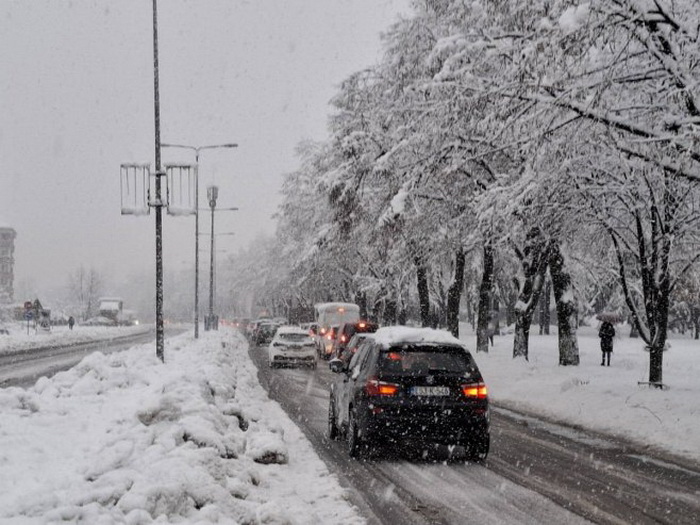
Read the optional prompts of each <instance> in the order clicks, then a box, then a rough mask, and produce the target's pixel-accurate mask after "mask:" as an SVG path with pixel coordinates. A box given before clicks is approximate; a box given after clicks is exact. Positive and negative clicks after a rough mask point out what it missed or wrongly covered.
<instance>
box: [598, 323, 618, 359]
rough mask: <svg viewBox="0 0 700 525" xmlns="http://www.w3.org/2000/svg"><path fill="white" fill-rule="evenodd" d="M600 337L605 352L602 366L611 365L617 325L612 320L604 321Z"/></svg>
mask: <svg viewBox="0 0 700 525" xmlns="http://www.w3.org/2000/svg"><path fill="white" fill-rule="evenodd" d="M598 337H600V350H601V352H602V353H603V359H602V361H601V362H600V366H605V365H606V363H607V366H610V354H612V351H613V337H615V327H614V326H613V325H612V323H611V322H610V321H603V324H601V325H600V330H599V331H598Z"/></svg>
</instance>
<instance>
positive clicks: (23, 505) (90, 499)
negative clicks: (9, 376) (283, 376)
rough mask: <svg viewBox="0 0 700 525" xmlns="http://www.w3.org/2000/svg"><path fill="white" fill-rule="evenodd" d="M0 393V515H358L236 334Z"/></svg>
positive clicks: (147, 349) (104, 362) (342, 518)
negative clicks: (260, 375)
mask: <svg viewBox="0 0 700 525" xmlns="http://www.w3.org/2000/svg"><path fill="white" fill-rule="evenodd" d="M154 353H155V352H154V348H153V345H152V344H149V345H141V346H137V347H134V348H132V349H130V350H127V351H124V352H118V353H114V354H110V355H107V356H105V355H102V354H100V353H94V354H92V355H90V356H88V357H86V358H85V359H84V360H83V361H82V362H81V363H80V364H79V365H77V366H76V367H74V368H73V369H71V370H69V371H66V372H62V373H59V374H57V375H56V376H54V377H53V378H51V379H47V378H42V379H40V380H39V381H38V382H37V384H36V386H34V387H33V388H30V389H26V390H25V389H21V388H7V389H2V390H0V411H2V414H3V416H2V418H1V419H0V471H2V476H0V522H9V521H11V522H12V523H13V524H15V523H16V524H29V523H32V524H33V523H55V522H62V521H72V522H76V523H90V524H95V523H100V524H110V523H127V524H147V523H202V524H206V523H269V524H302V523H303V524H310V523H319V524H320V523H324V524H325V523H334V524H359V523H364V520H363V519H362V518H361V517H360V516H359V515H358V514H357V511H356V510H355V508H354V507H353V506H351V505H350V504H349V503H348V502H347V501H346V499H345V497H344V491H343V489H342V488H341V487H340V486H339V484H338V482H337V479H336V478H335V477H334V476H333V475H331V474H330V473H329V471H328V469H327V468H326V466H325V465H324V463H323V462H322V461H321V460H320V459H319V458H318V456H317V455H316V453H315V452H314V451H313V449H312V447H311V445H310V443H309V442H308V441H307V440H306V438H305V437H304V436H303V435H302V434H301V432H300V431H299V429H298V428H297V427H296V425H294V423H292V421H291V420H290V419H289V418H288V417H287V416H286V414H285V413H284V412H283V410H282V409H281V408H280V407H279V405H278V404H277V403H275V402H272V401H270V400H269V399H268V397H267V394H266V393H265V391H264V390H263V389H262V387H261V386H260V385H259V383H258V380H257V377H256V369H255V367H254V365H253V364H252V363H251V362H250V360H249V358H248V355H247V351H246V343H245V341H244V340H243V339H242V338H241V336H240V335H239V334H238V333H237V332H233V331H228V330H222V331H219V332H205V333H204V335H203V337H201V338H200V339H198V340H194V339H193V338H192V336H191V335H190V334H188V335H183V336H180V337H177V338H174V339H170V340H168V341H167V342H166V362H165V364H163V363H160V362H159V361H158V360H157V359H156V357H155V355H154Z"/></svg>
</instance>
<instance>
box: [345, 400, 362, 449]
mask: <svg viewBox="0 0 700 525" xmlns="http://www.w3.org/2000/svg"><path fill="white" fill-rule="evenodd" d="M347 447H348V454H349V455H350V457H351V458H359V457H360V456H361V455H362V454H361V452H362V447H363V443H362V440H361V439H360V431H359V429H358V428H357V413H356V412H355V410H354V409H353V410H351V411H350V417H349V418H348V434H347Z"/></svg>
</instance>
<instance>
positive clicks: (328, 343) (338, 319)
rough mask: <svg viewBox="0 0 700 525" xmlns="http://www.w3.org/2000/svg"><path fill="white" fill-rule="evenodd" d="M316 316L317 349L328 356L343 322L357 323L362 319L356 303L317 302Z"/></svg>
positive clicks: (324, 356)
mask: <svg viewBox="0 0 700 525" xmlns="http://www.w3.org/2000/svg"><path fill="white" fill-rule="evenodd" d="M314 318H315V320H316V323H317V325H318V326H317V329H316V330H317V331H316V336H315V340H316V351H317V352H318V354H319V356H320V357H323V358H327V357H328V356H330V354H331V350H332V349H333V337H334V336H335V332H336V331H337V330H338V327H339V326H340V325H342V324H343V323H356V322H357V321H359V320H360V307H359V306H358V305H356V304H355V303H317V304H315V305H314Z"/></svg>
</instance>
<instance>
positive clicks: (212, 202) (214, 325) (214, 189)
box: [204, 185, 219, 330]
mask: <svg viewBox="0 0 700 525" xmlns="http://www.w3.org/2000/svg"><path fill="white" fill-rule="evenodd" d="M218 196H219V188H218V186H213V185H212V186H209V187H208V188H207V200H208V201H209V207H210V208H211V243H210V244H211V250H210V255H209V315H208V316H207V320H206V321H205V322H204V329H205V330H212V329H213V330H217V329H218V328H219V322H218V319H216V318H214V208H216V199H217V197H218Z"/></svg>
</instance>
